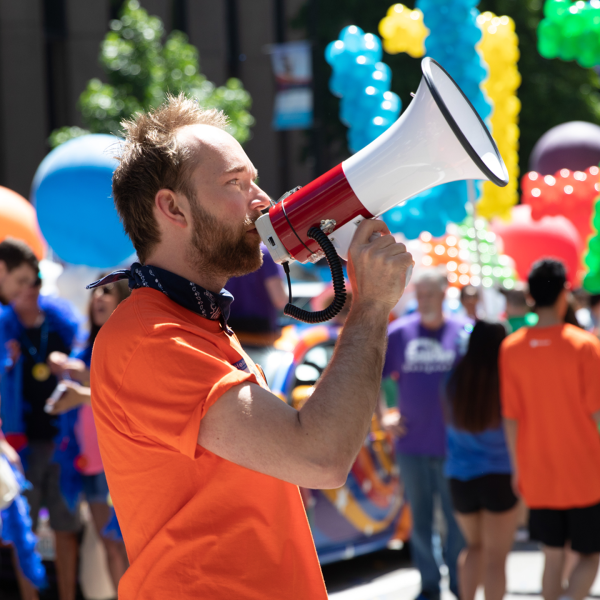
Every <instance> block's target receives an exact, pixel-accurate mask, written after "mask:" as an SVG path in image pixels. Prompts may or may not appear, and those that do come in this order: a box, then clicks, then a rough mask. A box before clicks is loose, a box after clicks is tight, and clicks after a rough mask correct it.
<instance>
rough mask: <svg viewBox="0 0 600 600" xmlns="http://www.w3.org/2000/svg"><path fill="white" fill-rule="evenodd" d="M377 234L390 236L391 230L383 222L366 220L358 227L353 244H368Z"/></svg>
mask: <svg viewBox="0 0 600 600" xmlns="http://www.w3.org/2000/svg"><path fill="white" fill-rule="evenodd" d="M377 232H379V233H381V234H384V235H385V234H389V233H390V230H389V229H388V226H387V225H386V224H385V223H384V222H383V221H376V220H373V219H365V220H364V221H362V222H361V223H360V225H359V226H358V227H357V229H356V233H355V234H354V238H353V240H352V244H353V245H354V244H360V245H362V244H368V243H369V238H370V237H371V236H372V235H373V234H374V233H377Z"/></svg>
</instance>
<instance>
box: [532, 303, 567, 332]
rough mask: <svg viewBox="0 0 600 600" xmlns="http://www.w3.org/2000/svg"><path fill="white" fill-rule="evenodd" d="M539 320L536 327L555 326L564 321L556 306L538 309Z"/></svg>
mask: <svg viewBox="0 0 600 600" xmlns="http://www.w3.org/2000/svg"><path fill="white" fill-rule="evenodd" d="M536 312H537V315H538V322H537V324H536V325H535V327H553V326H555V325H560V324H561V323H564V320H563V319H562V318H561V317H560V315H559V314H558V311H557V310H556V308H555V307H554V306H548V307H543V308H538V309H537V311H536Z"/></svg>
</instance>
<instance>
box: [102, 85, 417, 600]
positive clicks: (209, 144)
mask: <svg viewBox="0 0 600 600" xmlns="http://www.w3.org/2000/svg"><path fill="white" fill-rule="evenodd" d="M226 126H227V121H226V118H225V116H224V115H223V114H222V113H220V112H218V111H216V110H203V109H201V108H200V107H199V106H198V105H197V103H195V102H194V101H191V100H188V99H186V98H185V97H184V96H183V95H180V96H179V97H177V98H173V97H170V98H169V99H168V101H167V103H166V104H165V105H163V106H162V107H159V108H158V109H156V110H154V111H152V112H151V113H150V114H140V115H138V116H137V117H136V118H135V119H134V120H133V121H130V122H127V123H124V127H125V130H126V132H127V137H126V140H125V141H124V143H123V146H122V152H121V157H120V165H119V166H118V167H117V169H116V171H115V174H114V178H113V195H114V199H115V204H116V206H117V209H118V211H119V214H120V216H121V219H122V221H123V224H124V227H125V230H126V232H127V233H128V235H129V236H130V237H131V239H132V241H133V244H134V246H135V248H136V250H137V253H138V257H139V259H140V262H139V263H136V264H134V265H133V266H132V268H131V270H130V271H120V272H116V273H115V274H112V276H108V277H107V278H105V279H104V280H102V281H101V282H98V283H97V284H94V285H100V284H102V283H104V282H108V281H114V280H115V279H116V278H124V277H128V278H129V283H130V286H131V287H132V288H133V292H132V294H131V297H130V298H129V299H128V300H125V301H124V302H122V303H121V305H120V306H119V307H118V308H117V310H116V311H115V312H114V313H113V315H112V316H111V318H110V319H109V321H108V322H107V323H106V325H104V326H103V328H102V329H101V331H100V333H99V335H98V338H97V340H96V344H95V346H94V358H93V360H92V372H91V387H92V407H93V409H94V416H95V419H96V425H97V428H98V438H99V442H100V450H101V454H102V460H103V463H104V466H105V469H106V476H107V480H108V485H109V488H110V491H111V496H112V500H113V502H114V506H115V510H116V513H117V517H118V519H119V523H120V525H121V528H122V532H123V538H124V540H125V545H126V547H127V553H128V556H129V560H130V565H131V566H130V568H129V569H128V571H127V572H126V573H125V575H124V577H123V578H122V579H121V582H120V585H119V597H122V598H127V599H128V600H129V599H132V600H133V599H134V598H140V599H141V598H143V599H144V600H152V599H157V600H158V599H160V600H163V599H164V598H177V599H178V600H186V599H190V600H191V599H192V598H194V599H196V598H210V599H211V600H216V599H223V600H225V599H227V600H231V599H232V598H239V599H251V598H252V599H257V600H258V599H260V600H268V599H272V600H275V599H277V600H281V599H282V598H285V599H286V600H294V599H297V600H307V599H309V598H310V599H311V600H319V599H323V600H325V599H326V598H327V593H326V591H325V586H324V583H323V579H322V575H321V572H320V568H319V563H318V559H317V555H316V552H315V547H314V543H313V541H312V537H311V534H310V529H309V527H308V523H307V520H306V515H305V513H304V508H303V505H302V501H301V498H300V494H299V491H298V487H297V486H298V485H301V486H304V487H309V488H335V487H339V486H341V485H342V484H343V483H344V482H345V480H346V476H347V474H348V471H349V469H350V467H351V465H352V463H353V461H354V459H355V457H356V454H357V453H358V451H359V449H360V447H361V445H362V443H363V441H364V438H365V436H366V434H367V432H368V430H369V425H370V422H371V416H372V414H373V411H374V409H375V407H376V405H377V400H378V394H379V385H380V380H381V370H382V366H383V357H384V352H385V343H386V342H385V339H386V326H387V322H388V315H389V313H390V311H391V309H392V307H393V306H394V305H395V304H396V302H397V301H398V299H399V298H400V296H401V295H402V291H403V289H404V285H405V280H406V272H407V270H408V268H409V266H411V265H412V264H413V260H412V257H411V256H410V254H408V253H407V252H406V248H405V247H404V245H402V244H397V243H396V242H395V240H394V239H393V237H392V236H391V235H381V236H376V239H375V240H374V241H372V242H371V241H369V240H370V238H371V236H372V235H373V234H375V233H381V234H387V233H389V232H388V230H387V227H386V226H385V224H384V223H383V222H380V221H365V222H363V223H362V224H361V226H360V227H359V229H358V231H357V234H356V237H355V239H354V241H353V244H352V247H351V249H350V263H349V275H350V279H351V282H352V287H353V293H354V299H353V303H352V308H351V311H350V314H349V316H348V319H347V321H346V326H345V328H344V332H343V334H342V335H341V336H340V339H339V341H338V346H337V349H336V353H335V355H334V357H333V359H332V361H331V364H330V365H329V367H328V369H327V371H326V372H325V374H324V375H323V377H322V379H321V381H320V382H319V384H318V385H317V386H316V389H315V392H314V394H313V395H312V397H311V398H310V399H309V400H308V402H307V403H306V404H305V405H304V407H303V408H302V410H301V411H296V410H295V409H293V408H292V407H291V406H289V405H287V404H286V403H284V402H282V401H281V400H280V399H279V398H277V397H276V396H274V395H273V394H271V393H270V391H269V390H268V388H267V384H266V382H265V380H264V378H263V377H262V375H261V373H260V371H259V369H257V368H256V366H255V365H254V364H253V363H252V361H251V360H250V359H249V358H248V356H247V355H246V354H245V353H244V351H243V350H242V348H241V346H240V344H239V342H238V340H237V338H236V337H235V335H234V333H233V332H232V331H231V329H230V328H229V327H228V325H227V317H228V313H229V305H230V303H231V300H232V297H231V296H230V295H229V294H228V293H227V292H226V291H225V290H223V289H222V288H223V285H224V284H225V282H226V281H227V279H228V278H229V277H231V276H236V275H243V274H245V273H249V272H251V271H253V270H256V269H258V268H259V267H260V265H261V261H262V254H261V251H260V238H259V236H258V234H257V232H256V230H255V229H254V227H253V222H254V221H255V220H256V219H257V218H258V217H259V216H260V214H261V210H262V209H264V208H266V207H268V206H269V198H268V197H267V195H266V194H265V193H264V192H263V191H262V190H261V189H260V188H259V187H258V186H257V185H256V176H257V173H256V170H255V168H254V166H253V165H252V163H251V162H250V160H249V158H248V156H247V155H246V154H245V152H244V151H243V150H242V148H241V146H240V145H239V144H238V143H237V142H236V141H235V139H234V138H233V137H231V136H230V135H229V134H228V133H226V131H225V128H226Z"/></svg>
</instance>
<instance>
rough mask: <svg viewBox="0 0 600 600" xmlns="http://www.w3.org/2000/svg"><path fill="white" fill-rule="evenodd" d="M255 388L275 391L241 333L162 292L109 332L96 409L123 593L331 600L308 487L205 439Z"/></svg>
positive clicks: (127, 309)
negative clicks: (246, 388)
mask: <svg viewBox="0 0 600 600" xmlns="http://www.w3.org/2000/svg"><path fill="white" fill-rule="evenodd" d="M247 381H251V382H254V383H258V384H259V385H262V386H263V387H266V383H265V382H264V380H263V379H262V376H261V375H260V374H259V372H258V371H257V369H256V367H255V366H254V364H253V363H252V361H251V360H250V358H249V357H248V356H247V355H246V354H245V353H244V351H243V350H242V348H241V346H240V345H239V342H238V341H237V339H236V338H235V336H228V335H227V334H226V333H225V332H224V331H222V329H221V326H220V324H219V322H218V321H211V320H208V319H204V318H202V317H200V316H199V315H196V314H195V313H193V312H191V311H189V310H187V309H185V308H183V307H181V306H179V305H178V304H176V303H175V302H173V301H171V300H170V299H169V298H168V297H167V296H165V295H164V294H163V293H161V292H159V291H156V290H152V289H148V288H142V289H138V290H135V291H133V293H132V294H131V297H130V298H129V299H128V300H126V301H124V302H122V303H121V305H120V306H119V307H118V309H117V310H116V311H115V313H114V314H113V315H112V316H111V318H110V319H109V321H108V322H107V323H106V325H104V326H103V327H102V329H101V331H100V334H99V335H98V338H97V339H96V342H95V344H94V353H93V360H92V373H91V387H92V406H93V409H94V417H95V420H96V426H97V429H98V439H99V442H100V451H101V454H102V460H103V463H104V467H105V470H106V477H107V480H108V486H109V489H110V493H111V497H112V500H113V503H114V506H115V510H116V513H117V517H118V519H119V523H120V525H121V529H122V532H123V538H124V540H125V546H126V548H127V554H128V556H129V561H130V564H131V566H130V567H129V569H128V570H127V572H126V573H125V575H124V577H123V578H122V579H121V583H120V585H119V598H121V599H123V600H137V599H139V600H142V599H143V600H151V599H156V600H165V598H177V600H185V599H190V600H191V599H192V598H193V599H194V600H197V599H199V598H206V599H210V600H221V599H222V600H232V599H234V598H235V599H236V600H237V599H240V600H245V599H248V600H250V599H253V600H254V599H255V600H267V599H273V600H282V599H283V598H285V599H286V600H292V599H297V600H307V599H309V598H310V600H314V599H319V598H322V599H326V598H327V593H326V591H325V585H324V583H323V577H322V574H321V569H320V566H319V562H318V559H317V555H316V551H315V546H314V542H313V539H312V535H311V532H310V528H309V526H308V522H307V519H306V514H305V512H304V507H303V504H302V500H301V497H300V493H299V490H298V488H297V486H295V485H291V484H289V483H286V482H283V481H280V480H278V479H275V478H273V477H270V476H268V475H263V474H261V473H257V472H255V471H251V470H249V469H246V468H244V467H240V466H238V465H236V464H234V463H232V462H229V461H227V460H224V459H222V458H220V457H218V456H216V455H215V454H213V453H211V452H209V451H208V450H206V449H204V448H202V447H201V446H199V445H198V443H197V438H198V433H199V430H200V423H201V420H202V417H203V416H204V415H205V414H206V411H207V410H208V409H209V408H210V406H211V405H212V404H214V403H215V402H216V401H217V400H218V399H219V397H220V396H221V395H222V394H223V393H224V392H225V391H226V390H228V389H229V388H231V387H233V386H235V385H238V384H240V383H243V382H247Z"/></svg>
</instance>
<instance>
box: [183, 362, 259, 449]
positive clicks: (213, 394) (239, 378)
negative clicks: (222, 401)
mask: <svg viewBox="0 0 600 600" xmlns="http://www.w3.org/2000/svg"><path fill="white" fill-rule="evenodd" d="M246 382H250V383H256V384H258V381H257V380H256V377H255V376H254V375H253V374H252V373H246V372H244V371H231V372H230V373H228V374H227V375H225V377H223V378H221V379H219V381H217V383H215V385H214V386H213V387H212V388H211V390H210V392H209V393H208V396H207V397H206V400H205V401H204V402H199V403H198V406H197V407H196V409H195V410H194V412H193V414H192V416H191V418H190V420H189V421H188V423H187V425H186V427H185V429H184V431H183V433H182V435H181V443H180V445H179V451H180V452H181V453H182V454H185V456H189V457H190V458H192V459H193V458H194V456H195V454H196V446H197V444H198V434H199V433H200V421H202V418H203V417H204V415H205V414H206V411H208V409H209V408H210V407H211V406H212V405H213V404H214V403H215V402H216V401H217V400H218V399H219V398H220V397H221V396H222V395H223V394H224V393H225V392H226V391H228V390H229V389H231V388H232V387H235V386H236V385H241V384H242V383H246Z"/></svg>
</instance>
